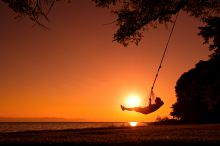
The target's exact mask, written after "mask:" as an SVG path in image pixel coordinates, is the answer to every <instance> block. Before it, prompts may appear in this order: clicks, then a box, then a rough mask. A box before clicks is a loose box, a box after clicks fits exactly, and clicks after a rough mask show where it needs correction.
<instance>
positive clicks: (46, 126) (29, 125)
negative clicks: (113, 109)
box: [0, 122, 147, 133]
mask: <svg viewBox="0 0 220 146" xmlns="http://www.w3.org/2000/svg"><path fill="white" fill-rule="evenodd" d="M146 125H147V123H144V122H141V123H136V124H135V123H134V122H133V123H129V122H1V123H0V132H1V133H5V132H19V131H38V130H64V129H83V128H101V127H129V126H146Z"/></svg>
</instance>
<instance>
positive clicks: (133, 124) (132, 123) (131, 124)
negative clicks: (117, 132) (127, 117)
mask: <svg viewBox="0 0 220 146" xmlns="http://www.w3.org/2000/svg"><path fill="white" fill-rule="evenodd" d="M137 124H138V122H129V125H130V126H131V127H135V126H137Z"/></svg>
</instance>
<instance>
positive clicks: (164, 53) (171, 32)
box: [149, 13, 179, 98]
mask: <svg viewBox="0 0 220 146" xmlns="http://www.w3.org/2000/svg"><path fill="white" fill-rule="evenodd" d="M178 15H179V13H177V14H176V18H175V20H174V22H173V27H172V29H171V31H170V35H169V38H168V40H167V43H166V46H165V49H164V52H163V55H162V58H161V60H160V64H159V67H158V69H157V72H156V76H155V78H154V82H153V85H152V87H151V91H150V97H149V98H151V97H152V96H154V93H153V89H154V85H155V83H156V81H157V77H158V74H159V71H160V69H161V67H162V63H163V60H164V57H165V55H166V52H167V48H168V45H169V42H170V39H171V36H172V34H173V30H174V27H175V25H176V21H177V18H178Z"/></svg>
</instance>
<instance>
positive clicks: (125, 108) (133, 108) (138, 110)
mask: <svg viewBox="0 0 220 146" xmlns="http://www.w3.org/2000/svg"><path fill="white" fill-rule="evenodd" d="M121 109H122V110H123V111H124V110H127V111H136V112H143V109H144V108H143V107H131V108H127V107H125V106H123V105H121Z"/></svg>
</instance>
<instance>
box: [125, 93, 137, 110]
mask: <svg viewBox="0 0 220 146" xmlns="http://www.w3.org/2000/svg"><path fill="white" fill-rule="evenodd" d="M126 105H127V106H129V107H136V106H140V97H138V95H129V96H128V97H127V101H126Z"/></svg>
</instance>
